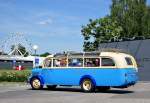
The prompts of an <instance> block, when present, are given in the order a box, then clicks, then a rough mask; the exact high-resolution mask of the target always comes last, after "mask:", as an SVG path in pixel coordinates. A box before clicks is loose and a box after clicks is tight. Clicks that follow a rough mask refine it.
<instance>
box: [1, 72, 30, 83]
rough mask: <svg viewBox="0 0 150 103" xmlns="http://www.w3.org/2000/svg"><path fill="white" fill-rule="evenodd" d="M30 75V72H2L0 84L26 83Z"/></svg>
mask: <svg viewBox="0 0 150 103" xmlns="http://www.w3.org/2000/svg"><path fill="white" fill-rule="evenodd" d="M30 74H31V71H30V70H22V71H16V70H0V82H26V81H27V78H28V77H29V75H30Z"/></svg>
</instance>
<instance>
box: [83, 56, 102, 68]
mask: <svg viewBox="0 0 150 103" xmlns="http://www.w3.org/2000/svg"><path fill="white" fill-rule="evenodd" d="M84 61H85V63H84V65H85V67H99V66H100V59H99V58H85V60H84Z"/></svg>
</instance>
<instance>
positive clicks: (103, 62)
mask: <svg viewBox="0 0 150 103" xmlns="http://www.w3.org/2000/svg"><path fill="white" fill-rule="evenodd" d="M101 66H115V62H114V61H113V59H111V58H106V57H105V58H104V57H103V58H102V59H101Z"/></svg>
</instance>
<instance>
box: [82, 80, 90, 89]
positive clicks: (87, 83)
mask: <svg viewBox="0 0 150 103" xmlns="http://www.w3.org/2000/svg"><path fill="white" fill-rule="evenodd" d="M83 88H84V89H85V90H90V89H91V82H90V81H89V80H86V81H84V83H83Z"/></svg>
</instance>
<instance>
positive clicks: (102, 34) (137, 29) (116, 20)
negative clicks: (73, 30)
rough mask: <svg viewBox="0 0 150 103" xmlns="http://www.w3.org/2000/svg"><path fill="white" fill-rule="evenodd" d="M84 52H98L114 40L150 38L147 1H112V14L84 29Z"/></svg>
mask: <svg viewBox="0 0 150 103" xmlns="http://www.w3.org/2000/svg"><path fill="white" fill-rule="evenodd" d="M81 32H82V35H83V37H84V45H83V47H84V51H93V50H97V49H98V47H99V44H100V43H103V42H107V41H109V40H110V39H112V38H115V39H118V38H133V37H138V36H143V37H145V38H150V6H147V5H146V0H112V5H111V13H110V15H108V16H105V17H104V18H99V19H96V20H91V19H90V22H89V23H88V24H87V25H86V26H83V27H82V30H81Z"/></svg>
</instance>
